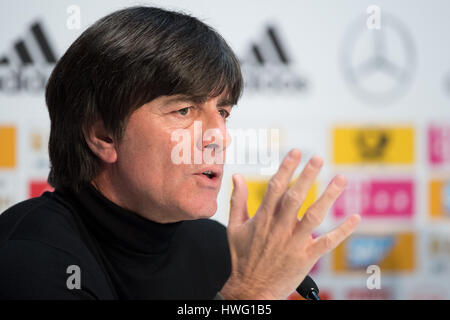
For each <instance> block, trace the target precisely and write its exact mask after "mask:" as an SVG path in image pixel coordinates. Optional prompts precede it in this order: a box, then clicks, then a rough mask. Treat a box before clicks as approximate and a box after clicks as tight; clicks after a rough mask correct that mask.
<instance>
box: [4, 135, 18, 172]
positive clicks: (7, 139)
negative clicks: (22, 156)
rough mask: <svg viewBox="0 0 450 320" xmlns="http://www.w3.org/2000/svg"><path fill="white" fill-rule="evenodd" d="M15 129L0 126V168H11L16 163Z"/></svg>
mask: <svg viewBox="0 0 450 320" xmlns="http://www.w3.org/2000/svg"><path fill="white" fill-rule="evenodd" d="M15 144H16V129H15V128H14V127H9V126H3V127H0V168H2V169H12V168H14V167H15V165H16V146H15Z"/></svg>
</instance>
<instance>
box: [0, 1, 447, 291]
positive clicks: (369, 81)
mask: <svg viewBox="0 0 450 320" xmlns="http://www.w3.org/2000/svg"><path fill="white" fill-rule="evenodd" d="M136 4H151V5H157V6H162V7H164V8H168V9H176V10H182V11H184V12H187V13H191V14H193V15H194V16H196V17H198V18H200V19H202V20H203V21H205V22H206V23H208V24H210V25H211V26H213V27H214V28H215V29H216V30H218V31H219V32H220V33H221V34H222V35H223V36H224V38H225V39H226V40H227V41H228V42H229V44H230V45H231V46H232V48H233V49H234V51H235V52H236V54H237V55H238V57H239V59H240V61H241V63H242V69H243V72H244V77H245V86H246V87H245V92H244V95H243V97H242V100H241V101H240V102H239V105H238V106H237V107H236V108H235V110H234V111H233V114H232V116H231V118H230V120H229V122H228V126H229V128H230V129H234V130H237V129H240V130H242V131H241V136H242V135H243V134H244V135H245V134H247V133H248V146H250V148H245V147H244V148H243V149H241V151H239V150H240V149H239V148H234V150H235V152H234V157H235V158H234V161H233V159H231V160H232V161H230V160H228V162H229V163H228V164H227V165H226V171H225V176H224V180H223V186H222V190H221V192H220V194H219V198H218V202H219V209H218V212H217V213H216V215H215V216H214V217H213V219H217V220H218V221H220V222H222V223H224V224H227V220H228V209H229V197H230V194H231V188H232V187H231V174H232V173H234V172H239V173H242V174H243V175H244V176H245V177H246V178H247V183H248V187H249V190H250V196H249V202H248V207H249V212H250V215H253V214H254V213H255V211H256V209H257V207H258V204H259V203H260V201H261V199H262V196H263V194H264V191H265V188H266V184H267V181H268V179H269V177H270V175H268V174H269V173H270V172H271V170H270V168H269V165H268V164H269V163H270V162H272V164H275V165H277V164H278V162H279V160H280V159H281V158H282V157H283V156H284V155H285V154H286V152H287V151H288V150H289V149H290V148H293V147H298V148H301V149H302V150H303V154H304V160H303V161H302V166H303V165H304V163H305V161H306V160H307V159H308V158H309V157H311V156H312V155H314V154H319V155H321V156H323V157H324V159H325V166H324V169H323V170H322V172H321V174H320V175H319V177H318V179H317V181H316V183H315V184H314V186H313V188H312V189H311V191H310V193H309V195H308V198H307V200H306V202H305V204H304V207H303V208H302V209H301V210H300V212H299V217H301V215H302V214H303V213H304V212H305V209H306V207H307V206H308V205H310V204H311V203H312V202H313V201H314V200H315V199H317V197H319V196H320V194H321V192H322V191H323V190H324V188H325V187H326V185H327V184H328V182H329V180H330V179H331V178H332V177H333V176H334V175H335V174H337V173H341V174H344V175H346V176H347V177H348V179H349V184H348V188H347V189H346V191H345V192H344V194H343V195H342V196H341V197H340V198H339V200H338V201H337V202H336V204H335V205H334V206H333V207H332V208H331V209H330V211H329V213H328V216H327V217H326V219H325V221H324V223H323V225H322V226H321V227H319V228H318V229H317V231H316V235H317V236H318V235H320V234H323V233H325V232H326V231H328V230H331V229H332V228H334V227H335V226H337V225H338V224H339V222H341V221H342V220H343V219H345V217H347V216H348V215H349V214H352V213H360V214H361V216H362V218H363V220H362V223H361V226H360V227H359V228H358V231H357V233H356V234H354V235H353V236H351V237H350V238H349V239H348V240H347V241H345V242H344V243H343V244H342V245H340V246H339V247H338V248H337V249H336V250H335V251H333V252H332V253H330V254H328V255H326V256H324V257H323V258H322V259H321V260H319V262H318V263H317V264H316V265H315V267H314V268H313V270H312V272H311V274H312V276H313V277H314V278H315V280H316V282H317V283H318V284H319V286H320V288H321V295H322V298H324V299H449V298H450V232H449V231H450V223H449V221H450V219H449V218H450V40H449V33H450V19H449V12H450V3H449V2H448V1H446V0H434V1H425V0H421V1H419V0H415V1H411V0H408V1H406V0H396V1H387V0H385V1H380V0H379V1H365V0H341V1H332V0H315V1H300V0H297V1H291V0H278V1H237V0H228V1H201V0H189V1H175V0H171V1H154V2H145V1H143V2H130V1H118V0H114V1H110V0H108V1H106V0H101V1H99V0H97V1H87V0H86V1H76V0H71V1H66V0H61V1H50V0H39V1H37V0H36V1H32V0H27V1H25V0H20V1H19V0H15V1H2V2H1V4H0V24H1V28H0V39H1V41H0V145H1V148H0V212H2V211H3V210H4V209H6V208H7V207H9V206H11V205H12V204H14V203H16V202H18V201H21V200H24V199H27V198H30V197H35V196H39V195H40V194H41V193H42V192H43V191H44V190H46V189H48V186H47V184H46V178H47V174H48V170H49V160H48V154H47V142H48V135H49V125H50V123H49V118H48V113H47V110H46V107H45V101H44V86H45V83H46V80H47V78H48V76H49V73H50V72H51V70H52V68H53V67H54V65H55V62H56V61H57V60H58V58H59V57H61V55H62V54H63V53H64V52H65V50H66V49H67V48H68V47H69V45H70V44H71V43H72V42H73V41H74V40H75V39H76V38H77V37H78V36H79V35H80V34H81V33H82V32H83V30H85V29H86V28H87V27H88V26H89V25H90V24H91V23H93V22H94V21H95V20H97V19H98V18H100V17H102V16H104V15H106V14H107V13H110V12H112V11H114V10H116V9H120V8H123V7H126V6H129V5H136ZM374 5H375V6H374ZM205 50H208V48H205ZM245 130H247V131H245ZM255 132H256V138H257V139H262V141H264V139H265V138H266V140H267V139H268V140H269V142H270V141H272V140H270V139H269V138H270V137H271V135H272V134H273V137H274V138H275V140H273V141H272V142H273V143H268V144H267V145H265V148H262V147H261V144H258V145H256V144H255V141H256V140H252V139H254V138H255ZM252 133H253V136H252ZM276 138H278V140H277V139H276ZM277 141H278V142H277ZM235 145H236V141H234V142H233V143H232V145H231V146H230V150H231V152H230V155H233V152H232V151H233V146H235ZM263 146H264V144H263ZM252 148H253V149H252ZM255 150H257V151H258V152H257V153H254V154H256V159H255V158H252V152H253V151H255ZM277 150H279V153H277ZM239 155H241V156H242V155H244V156H245V157H246V158H245V162H246V163H245V164H242V163H241V162H242V161H241V162H240V161H238V160H236V159H238V158H239V157H238V156H239ZM277 155H278V157H277ZM241 160H242V159H241ZM180 192H181V190H180ZM378 271H379V272H378ZM378 276H379V277H378ZM378 280H380V281H378ZM290 298H291V299H297V298H298V296H296V295H292V296H291V297H290Z"/></svg>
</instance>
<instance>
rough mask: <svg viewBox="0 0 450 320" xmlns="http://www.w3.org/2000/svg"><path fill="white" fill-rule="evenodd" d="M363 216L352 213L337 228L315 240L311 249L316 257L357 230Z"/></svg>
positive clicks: (334, 246) (331, 248) (328, 250)
mask: <svg viewBox="0 0 450 320" xmlns="http://www.w3.org/2000/svg"><path fill="white" fill-rule="evenodd" d="M360 221H361V217H360V216H359V215H357V214H355V215H352V216H351V217H350V218H348V219H347V220H346V221H345V222H343V223H342V224H341V225H340V226H339V227H337V228H336V229H334V230H332V231H330V232H328V233H327V234H324V235H323V236H321V237H319V238H316V239H314V240H313V243H312V245H311V247H310V250H311V252H312V254H313V256H314V258H315V259H319V258H320V257H321V256H322V255H324V254H325V253H327V252H330V251H331V250H333V249H334V248H336V247H337V246H338V245H339V244H340V243H341V242H342V241H344V240H345V239H346V238H347V237H348V236H350V235H351V234H352V233H353V231H355V229H356V227H357V226H358V224H359V222H360Z"/></svg>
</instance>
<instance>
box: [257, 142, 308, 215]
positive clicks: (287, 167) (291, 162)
mask: <svg viewBox="0 0 450 320" xmlns="http://www.w3.org/2000/svg"><path fill="white" fill-rule="evenodd" d="M300 159H301V152H300V150H298V149H292V150H291V151H290V152H289V153H288V155H287V156H286V157H285V158H284V159H283V161H282V162H281V165H280V167H279V168H278V171H277V172H276V173H275V174H274V175H273V176H272V178H271V179H270V181H269V184H268V186H267V191H266V194H265V195H264V198H263V200H262V202H261V208H262V210H263V211H265V212H268V213H273V212H274V211H275V208H276V205H277V203H278V202H279V201H280V198H281V197H282V195H283V193H284V192H285V191H286V189H287V188H288V186H289V181H290V180H291V177H292V175H293V174H294V171H295V169H296V168H297V166H298V165H299V163H300Z"/></svg>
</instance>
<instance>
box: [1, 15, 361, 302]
mask: <svg viewBox="0 0 450 320" xmlns="http://www.w3.org/2000/svg"><path fill="white" fill-rule="evenodd" d="M242 84H243V81H242V76H241V72H240V68H239V63H238V60H237V59H236V57H235V55H234V54H233V52H232V50H231V49H230V48H229V47H228V45H227V44H226V42H225V41H224V40H223V39H222V37H221V36H220V35H218V34H217V33H216V32H215V31H214V30H212V29H211V28H210V27H208V26H206V25H205V24H203V23H202V22H200V21H199V20H197V19H195V18H193V17H190V16H188V15H185V14H181V13H175V12H170V11H165V10H162V9H157V8H150V7H133V8H128V9H124V10H121V11H117V12H114V13H112V14H110V15H108V16H106V17H105V18H103V19H101V20H99V21H98V22H97V23H95V24H94V25H92V26H91V27H90V28H88V29H87V30H86V31H85V32H84V33H83V34H82V35H81V36H80V37H79V38H78V39H77V40H76V41H75V42H74V43H73V44H72V46H71V47H70V48H69V49H68V50H67V52H66V53H65V54H64V56H63V57H62V58H61V59H60V61H59V62H58V64H57V66H56V67H55V69H54V71H53V73H52V75H51V77H50V79H49V82H48V85H47V91H46V101H47V106H48V110H49V114H50V120H51V132H50V141H49V155H50V161H51V170H50V174H49V179H48V180H49V183H50V184H51V185H52V186H54V187H55V192H46V193H44V194H43V195H42V196H41V197H38V198H35V199H31V200H27V201H24V202H22V203H19V204H17V205H15V206H13V207H11V208H10V209H8V210H6V211H5V212H4V213H3V214H2V215H1V216H0V298H3V299H5V298H6V299H212V298H215V297H216V298H224V299H283V298H286V297H287V296H288V295H289V294H290V293H291V292H293V291H294V290H295V288H296V287H297V285H298V284H299V283H300V282H301V281H302V280H303V278H304V277H305V275H306V274H307V273H308V272H309V270H310V269H311V268H312V266H313V265H314V263H315V262H316V261H317V260H318V259H319V257H320V256H321V255H323V254H324V253H325V252H328V251H329V250H331V249H333V248H334V247H335V246H336V245H337V244H338V243H340V242H341V241H342V240H343V239H344V238H346V237H347V236H348V235H349V234H350V233H351V232H352V231H353V230H354V229H355V227H356V225H357V223H358V221H359V217H358V216H354V217H351V218H350V219H349V220H347V221H346V222H344V223H343V224H342V225H341V226H340V227H339V228H337V229H336V230H334V231H332V232H330V233H329V234H327V235H324V236H322V237H321V238H317V239H313V238H312V237H311V232H312V231H313V229H314V228H316V227H317V226H318V225H319V224H320V223H321V221H322V219H323V217H324V215H325V213H326V211H327V210H328V208H329V207H330V205H331V204H332V203H333V201H334V200H336V198H337V197H338V196H339V194H340V193H341V192H342V190H343V188H344V186H345V178H344V177H342V176H337V177H335V178H334V179H333V181H332V182H331V183H330V185H329V186H328V188H327V189H326V191H325V192H324V194H323V195H322V196H321V197H320V199H318V201H317V202H316V203H315V204H314V205H313V206H311V207H310V209H309V210H308V212H307V213H306V215H305V216H304V218H303V219H302V220H301V221H299V220H298V219H297V217H296V213H297V211H298V209H299V207H300V206H301V204H302V203H303V200H304V199H305V196H306V193H307V192H308V190H309V188H310V187H311V185H312V183H313V181H314V179H315V177H316V176H317V174H318V172H319V170H320V168H321V166H322V160H321V159H320V158H319V157H313V158H312V159H311V160H310V161H309V163H308V164H307V165H306V167H305V169H304V170H303V172H302V173H301V174H300V177H299V178H298V179H297V181H296V182H295V183H294V185H293V186H292V187H291V188H288V183H289V180H290V179H291V176H292V175H293V172H294V170H295V168H296V167H297V166H298V164H299V162H300V157H301V155H300V151H299V150H292V151H291V152H290V153H289V154H288V156H287V157H286V158H285V159H284V160H283V162H282V164H281V165H280V168H279V170H278V172H277V173H276V174H275V175H274V176H273V177H272V179H271V181H270V183H269V188H268V191H267V194H266V196H265V198H264V200H263V202H262V204H261V207H260V208H259V210H258V212H257V213H256V215H255V216H254V217H253V218H252V219H249V218H248V213H247V207H246V198H247V189H246V186H245V182H244V181H243V178H242V177H241V176H239V175H235V176H233V182H234V190H233V194H232V198H231V210H230V221H229V226H228V229H225V228H224V227H223V226H222V225H220V224H219V223H217V222H214V221H213V220H209V219H207V218H209V217H211V216H212V215H213V214H214V213H215V212H216V210H217V201H216V197H217V194H218V191H219V188H220V183H221V178H222V173H223V171H222V170H223V164H221V163H223V162H221V161H213V163H212V164H211V163H206V162H205V161H201V162H200V163H199V162H198V161H188V162H187V163H186V162H183V163H176V161H174V158H173V156H174V154H173V150H174V148H175V146H176V144H177V143H178V142H179V141H177V139H174V135H173V134H174V132H176V131H179V130H183V132H186V133H188V136H189V139H188V140H187V141H188V142H189V149H190V150H191V151H192V153H190V157H189V159H188V160H191V156H192V157H193V154H194V153H195V151H196V150H197V151H201V152H203V153H205V154H206V151H207V152H209V154H210V155H212V156H213V157H214V159H223V156H224V153H225V149H226V147H227V144H228V142H229V139H227V132H226V118H227V117H228V116H229V114H230V112H231V109H232V106H233V105H235V104H236V103H237V101H238V99H239V96H240V94H241V90H242ZM199 121H200V122H201V124H202V130H203V132H202V134H201V135H200V136H197V135H196V134H195V132H194V131H195V130H194V127H195V124H196V123H198V122H199ZM207 131H208V132H209V133H213V134H211V135H210V136H211V138H208V135H205V134H204V133H206V132H207ZM205 137H206V138H205ZM213 137H215V138H213Z"/></svg>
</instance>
